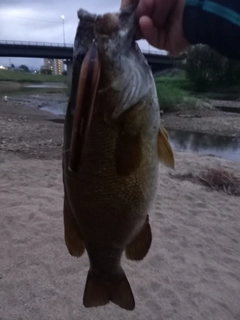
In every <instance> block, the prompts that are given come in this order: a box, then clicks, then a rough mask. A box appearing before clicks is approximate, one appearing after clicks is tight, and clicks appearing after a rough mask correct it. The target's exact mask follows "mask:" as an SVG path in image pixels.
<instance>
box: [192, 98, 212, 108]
mask: <svg viewBox="0 0 240 320" xmlns="http://www.w3.org/2000/svg"><path fill="white" fill-rule="evenodd" d="M196 108H197V109H205V110H212V109H213V108H214V106H213V105H212V104H211V103H210V102H205V101H202V100H197V102H196Z"/></svg>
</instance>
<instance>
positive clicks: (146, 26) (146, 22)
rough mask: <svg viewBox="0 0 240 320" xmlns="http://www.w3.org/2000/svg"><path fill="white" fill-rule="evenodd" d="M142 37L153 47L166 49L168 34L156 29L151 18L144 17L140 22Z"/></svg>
mask: <svg viewBox="0 0 240 320" xmlns="http://www.w3.org/2000/svg"><path fill="white" fill-rule="evenodd" d="M139 24H140V28H141V32H142V36H143V38H144V39H146V40H147V41H148V42H149V43H150V44H151V45H152V46H153V47H156V48H158V49H162V50H163V49H165V40H166V32H164V31H163V30H162V29H157V28H156V27H154V25H153V22H152V20H151V18H149V17H147V16H143V17H141V18H140V20H139Z"/></svg>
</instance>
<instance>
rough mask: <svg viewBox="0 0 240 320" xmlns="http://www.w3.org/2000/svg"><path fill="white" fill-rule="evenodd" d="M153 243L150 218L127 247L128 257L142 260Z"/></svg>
mask: <svg viewBox="0 0 240 320" xmlns="http://www.w3.org/2000/svg"><path fill="white" fill-rule="evenodd" d="M151 243H152V232H151V227H150V224H149V218H148V216H147V219H146V221H145V223H144V226H143V227H142V229H141V231H140V232H139V233H138V234H137V236H136V237H135V238H134V239H133V241H132V242H131V243H130V244H128V245H127V247H126V250H125V252H126V257H127V259H129V260H136V261H138V260H142V259H143V258H144V257H145V256H146V255H147V253H148V250H149V248H150V246H151Z"/></svg>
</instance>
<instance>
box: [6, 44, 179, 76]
mask: <svg viewBox="0 0 240 320" xmlns="http://www.w3.org/2000/svg"><path fill="white" fill-rule="evenodd" d="M142 52H143V54H144V55H145V57H146V59H147V61H148V64H149V65H150V67H151V68H152V71H153V73H158V72H161V71H163V70H165V69H169V68H172V67H173V66H174V59H173V58H171V57H169V56H167V55H166V54H163V53H161V52H160V51H150V50H148V51H145V50H142ZM0 57H15V58H48V59H63V60H66V64H67V65H68V68H69V67H70V66H71V63H72V62H71V61H72V58H73V45H72V44H63V43H49V42H27V41H7V40H6V41H3V40H1V41H0Z"/></svg>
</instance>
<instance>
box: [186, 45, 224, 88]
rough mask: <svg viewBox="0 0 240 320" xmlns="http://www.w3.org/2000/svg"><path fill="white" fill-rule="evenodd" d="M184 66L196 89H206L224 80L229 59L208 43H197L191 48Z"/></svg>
mask: <svg viewBox="0 0 240 320" xmlns="http://www.w3.org/2000/svg"><path fill="white" fill-rule="evenodd" d="M182 66H183V68H184V70H185V71H186V76H187V78H188V79H189V80H190V81H192V82H193V84H194V85H195V87H196V89H197V90H200V91H204V90H205V89H206V88H207V87H209V86H211V85H216V84H220V83H222V82H223V81H224V78H225V75H226V70H227V67H228V59H227V58H225V57H223V56H222V55H220V54H219V53H217V52H215V51H214V50H212V49H211V48H210V47H208V46H206V45H196V46H193V47H192V48H191V49H189V51H188V54H187V58H186V60H185V62H183V63H182Z"/></svg>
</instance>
